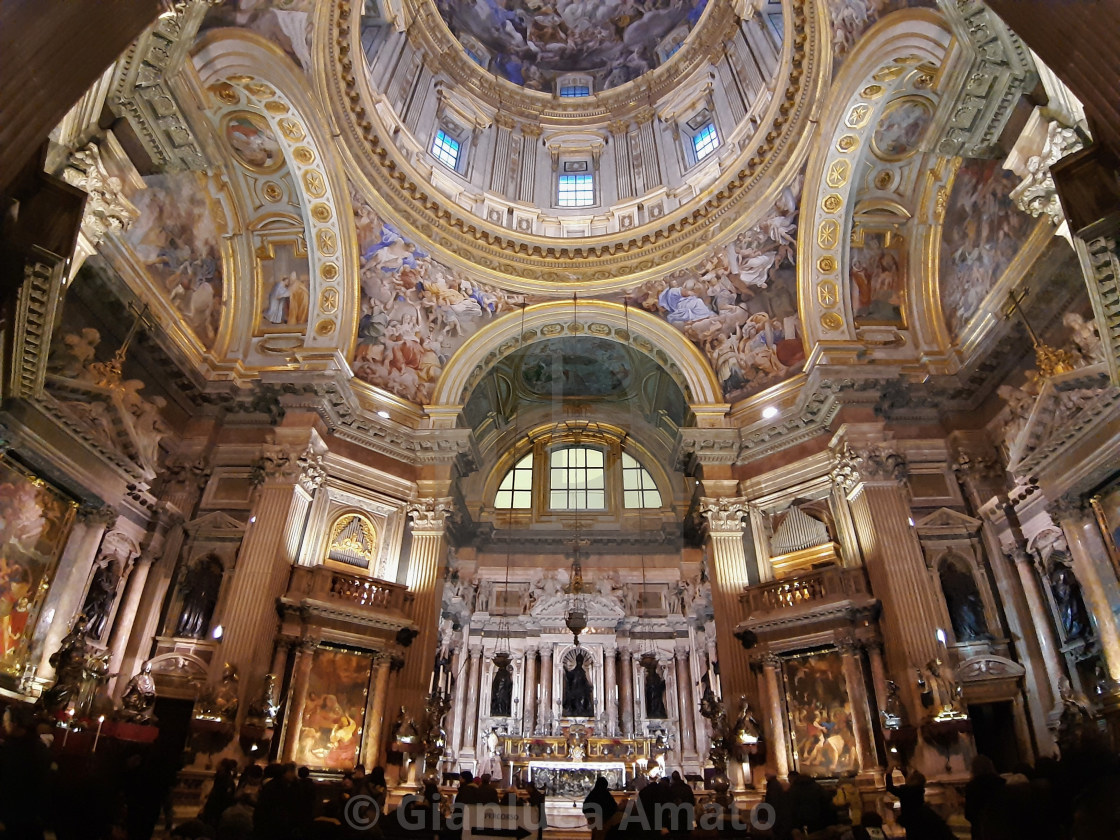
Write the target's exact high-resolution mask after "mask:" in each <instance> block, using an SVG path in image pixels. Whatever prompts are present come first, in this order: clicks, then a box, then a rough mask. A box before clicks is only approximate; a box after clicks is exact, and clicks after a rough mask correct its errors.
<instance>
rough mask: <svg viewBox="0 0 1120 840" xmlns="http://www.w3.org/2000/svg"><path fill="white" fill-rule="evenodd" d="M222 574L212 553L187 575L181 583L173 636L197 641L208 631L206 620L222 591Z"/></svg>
mask: <svg viewBox="0 0 1120 840" xmlns="http://www.w3.org/2000/svg"><path fill="white" fill-rule="evenodd" d="M222 572H223V568H222V561H221V560H220V559H219V558H218V556H217V555H216V554H212V553H211V554H207V555H206V556H205V557H203V558H202V560H200V561H199V562H198V563H196V564H195V565H194V566H192V567H191V569H190V571H189V572H187V576H186V579H185V580H184V582H183V608H182V611H181V612H180V613H179V622H178V624H176V626H175V635H176V636H180V637H184V638H189V639H201V638H203V637H204V636H205V635H206V633H207V632H208V631H209V630H210V619H211V617H212V616H213V615H214V607H215V606H216V605H217V603H218V592H219V590H220V589H221V587H222Z"/></svg>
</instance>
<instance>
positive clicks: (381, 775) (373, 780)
mask: <svg viewBox="0 0 1120 840" xmlns="http://www.w3.org/2000/svg"><path fill="white" fill-rule="evenodd" d="M369 781H370V784H373V785H381V786H382V787H385V786H386V784H385V768H384V767H382V766H381V765H380V764H378V765H377V766H376V767H374V768H373V769H372V770H370V771H369Z"/></svg>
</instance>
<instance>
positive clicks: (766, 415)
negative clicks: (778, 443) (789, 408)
mask: <svg viewBox="0 0 1120 840" xmlns="http://www.w3.org/2000/svg"><path fill="white" fill-rule="evenodd" d="M777 416H778V409H776V408H775V407H774V406H772V405H768V406H766V408H764V409H762V419H763V420H773V419H774V418H775V417H777Z"/></svg>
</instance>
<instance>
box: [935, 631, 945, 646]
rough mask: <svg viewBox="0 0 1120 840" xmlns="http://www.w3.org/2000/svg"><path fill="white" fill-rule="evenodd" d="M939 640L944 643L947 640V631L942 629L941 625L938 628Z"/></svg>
mask: <svg viewBox="0 0 1120 840" xmlns="http://www.w3.org/2000/svg"><path fill="white" fill-rule="evenodd" d="M937 641H939V642H941V644H943V645H944V644H945V642H946V641H947V637H946V635H945V631H944V630H942V629H941V628H940V627H938V628H937Z"/></svg>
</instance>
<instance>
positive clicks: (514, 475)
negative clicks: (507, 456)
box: [494, 452, 533, 510]
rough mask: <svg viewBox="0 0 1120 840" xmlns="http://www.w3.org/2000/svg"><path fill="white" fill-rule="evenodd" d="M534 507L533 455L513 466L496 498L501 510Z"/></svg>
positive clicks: (499, 486)
mask: <svg viewBox="0 0 1120 840" xmlns="http://www.w3.org/2000/svg"><path fill="white" fill-rule="evenodd" d="M532 506H533V453H532V452H530V453H529V454H528V455H526V456H525V457H524V458H522V459H521V460H520V461H518V462H517V463H516V464H514V465H513V469H511V470H510V471H509V472H508V473H506V477H505V478H503V479H502V483H501V484H499V485H498V493H497V495H496V496H495V497H494V507H496V508H498V509H499V510H528V509H529V508H531V507H532Z"/></svg>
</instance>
